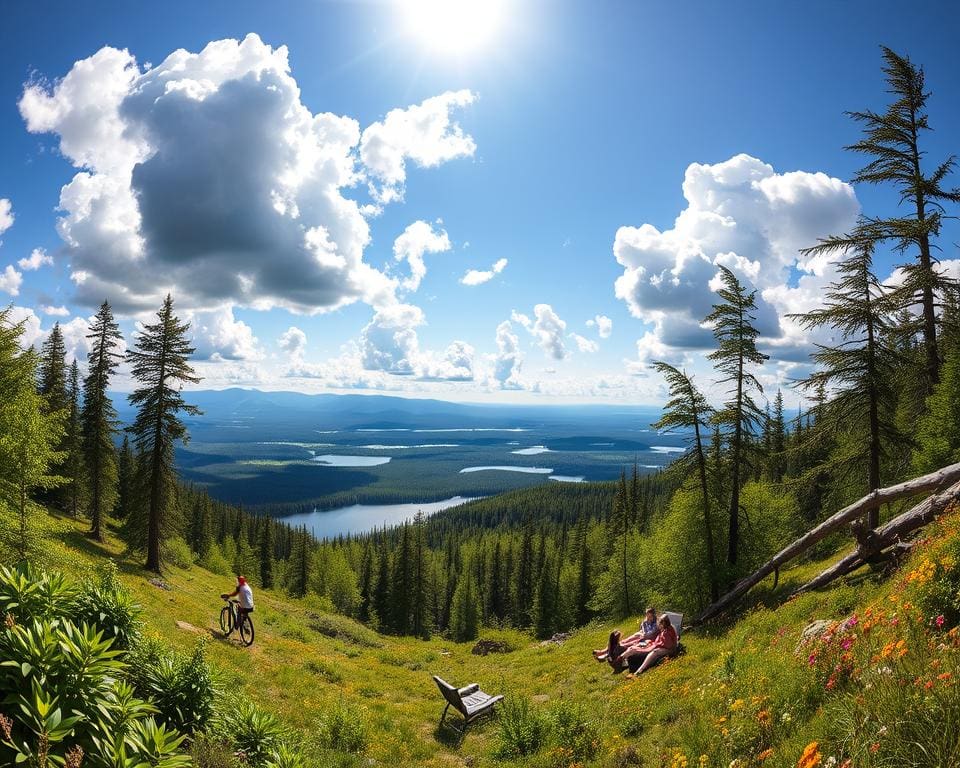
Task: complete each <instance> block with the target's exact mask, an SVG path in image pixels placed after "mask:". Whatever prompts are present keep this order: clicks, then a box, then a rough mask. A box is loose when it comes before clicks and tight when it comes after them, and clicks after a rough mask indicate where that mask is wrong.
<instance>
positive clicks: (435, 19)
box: [399, 0, 505, 53]
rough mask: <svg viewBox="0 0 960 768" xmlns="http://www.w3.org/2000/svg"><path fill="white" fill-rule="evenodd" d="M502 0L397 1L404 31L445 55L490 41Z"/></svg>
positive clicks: (501, 10) (502, 4) (498, 17)
mask: <svg viewBox="0 0 960 768" xmlns="http://www.w3.org/2000/svg"><path fill="white" fill-rule="evenodd" d="M504 1H505V0H399V5H400V8H401V11H402V13H403V15H404V18H405V21H406V25H407V31H408V32H409V34H410V35H411V36H413V37H415V38H417V39H418V40H420V41H421V42H422V43H423V44H425V45H427V46H429V47H430V48H433V49H435V50H438V51H442V52H445V53H468V52H470V51H474V50H476V49H478V48H481V47H482V46H483V45H485V44H486V43H488V42H490V40H491V39H492V38H493V37H494V35H495V33H496V32H497V30H498V28H499V27H500V24H501V22H502V16H503V6H504Z"/></svg>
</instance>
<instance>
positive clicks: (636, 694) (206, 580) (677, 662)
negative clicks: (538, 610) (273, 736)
mask: <svg viewBox="0 0 960 768" xmlns="http://www.w3.org/2000/svg"><path fill="white" fill-rule="evenodd" d="M52 522H53V526H52V531H51V533H49V534H48V536H49V537H50V541H49V542H48V546H46V548H45V549H46V556H47V558H48V560H49V561H50V563H51V564H52V565H54V566H58V567H60V568H62V569H63V570H66V571H68V572H72V573H74V574H75V575H81V574H82V573H83V572H84V568H85V567H87V566H88V565H89V564H90V563H91V562H93V561H95V560H97V559H99V558H101V557H110V558H114V559H115V560H116V561H117V563H118V566H119V568H120V574H121V579H122V580H123V582H124V583H125V584H126V586H127V587H128V588H129V589H130V590H131V592H132V593H133V595H134V596H135V598H136V599H137V601H138V602H139V603H140V604H141V605H142V607H143V609H144V619H145V622H146V624H147V626H148V628H149V631H150V632H152V633H155V634H156V635H158V636H159V637H160V638H162V639H163V640H164V641H166V642H167V643H169V644H171V645H172V646H175V647H177V648H180V649H182V650H185V651H186V650H189V649H191V648H192V647H193V645H194V644H195V643H196V641H197V637H196V635H195V634H194V633H192V632H190V631H185V630H183V629H180V628H178V627H177V624H176V622H177V621H181V622H188V623H189V624H191V625H193V626H195V627H197V628H200V629H201V630H202V631H204V632H206V631H211V630H213V629H214V628H215V627H216V624H217V615H218V612H219V610H220V607H221V605H222V603H221V601H220V600H219V598H218V594H219V593H220V592H222V591H225V590H226V589H228V588H229V587H230V586H231V584H230V580H229V579H224V578H223V577H218V576H215V575H213V574H210V573H209V572H207V571H204V570H203V569H201V568H199V567H196V566H193V567H190V568H186V569H180V568H171V569H170V570H169V571H168V572H166V573H165V574H164V577H163V578H164V580H165V581H166V583H167V584H169V585H170V587H171V589H170V590H169V591H166V590H163V589H160V588H158V587H156V586H153V585H152V584H150V583H149V581H148V579H149V577H150V574H148V573H146V572H144V571H142V570H141V569H140V567H139V565H138V564H137V563H136V562H134V561H132V560H131V559H130V558H128V557H126V556H125V555H124V552H123V549H122V546H121V545H120V544H119V542H118V541H117V540H116V539H115V538H110V539H109V540H108V542H107V543H106V544H103V545H100V544H96V543H93V542H91V541H90V540H89V539H88V538H86V537H85V535H84V534H83V531H84V529H85V525H84V524H83V523H81V522H78V521H72V520H68V519H64V518H54V519H53V521H52ZM958 539H960V535H958ZM823 564H824V563H823V562H808V563H805V564H801V565H800V566H798V567H794V568H792V569H789V570H787V571H785V572H784V573H782V574H781V578H780V584H779V586H778V588H777V589H776V591H775V592H773V591H771V587H770V582H767V583H766V585H764V586H761V587H760V588H758V589H757V590H755V594H752V595H751V597H750V601H749V603H748V604H747V605H745V606H744V607H743V611H742V612H741V613H740V614H739V616H738V617H737V621H736V622H735V623H730V624H728V625H725V626H715V627H712V628H709V629H707V630H703V631H699V632H688V633H685V634H684V637H683V642H684V645H685V647H686V649H687V653H686V654H685V655H683V656H681V657H679V658H677V659H674V660H672V661H670V662H668V663H667V664H665V665H664V666H662V667H660V668H658V669H656V670H654V671H652V672H651V673H649V674H646V675H644V676H642V677H641V678H639V679H637V680H631V679H628V678H627V677H626V676H624V675H619V676H618V675H614V674H612V673H611V671H610V668H609V667H608V666H607V665H605V664H599V663H597V662H595V661H594V660H593V659H592V658H591V655H590V651H591V649H592V648H595V647H597V646H599V645H602V644H603V642H604V640H605V638H606V637H607V635H608V633H609V632H610V630H611V629H612V628H613V625H612V624H609V623H602V622H596V623H595V624H594V625H591V626H589V627H587V628H584V629H582V630H580V631H577V632H575V633H573V635H572V637H571V638H570V639H569V640H568V641H566V642H564V643H563V644H561V645H554V644H548V645H541V644H540V643H538V642H536V641H534V640H532V639H530V638H529V637H528V636H526V635H523V634H521V633H518V632H513V631H506V632H493V631H490V632H488V631H485V632H483V633H482V635H481V636H482V637H491V638H495V639H502V640H505V641H506V642H507V645H508V647H510V648H512V649H514V650H512V651H510V652H508V653H506V654H491V655H489V656H486V657H482V656H475V655H473V654H472V653H471V648H472V645H473V644H472V643H462V644H461V643H454V642H451V641H449V640H445V639H443V638H434V639H432V640H429V641H422V640H414V639H405V638H394V637H389V636H381V635H378V634H377V633H375V632H373V631H372V630H370V629H368V628H367V627H364V626H362V625H360V624H358V623H356V622H354V621H352V620H350V619H348V618H345V617H342V616H336V615H331V614H329V613H325V612H324V611H322V610H321V609H320V607H319V606H318V604H316V603H314V602H313V601H311V600H309V599H307V600H294V599H291V598H289V597H287V596H285V595H283V594H281V593H279V592H276V591H272V590H262V589H261V590H258V591H257V595H256V600H257V610H256V613H255V614H254V620H255V622H256V627H257V638H256V643H255V644H254V645H253V646H252V647H251V648H243V647H241V646H240V645H239V644H238V643H237V642H236V641H235V640H222V639H216V640H215V641H214V642H212V643H210V644H209V648H208V657H209V659H210V661H211V663H212V664H213V665H214V667H215V669H216V670H217V671H218V673H219V674H220V676H221V677H222V678H223V679H224V680H225V681H227V682H228V683H229V684H230V687H231V689H239V690H241V691H243V692H244V693H245V694H246V696H248V697H249V698H250V699H251V700H252V701H253V702H255V703H257V704H259V705H260V706H262V707H264V708H266V709H267V710H269V711H271V712H273V713H275V714H276V715H277V716H278V717H280V718H281V719H282V720H283V721H284V722H285V723H286V724H287V725H288V726H289V727H291V728H293V729H294V730H295V731H296V732H297V733H299V734H300V735H301V737H302V738H301V743H302V744H303V745H304V746H305V747H307V748H308V749H311V748H312V747H314V746H316V747H319V746H320V745H321V742H322V740H323V739H324V738H325V737H324V733H326V732H327V731H325V730H324V727H321V725H322V724H323V723H329V722H335V723H337V722H339V723H342V721H343V712H344V711H345V710H344V709H343V708H344V707H346V708H347V709H346V711H350V712H352V711H357V710H359V711H361V712H362V713H363V720H364V722H365V733H366V744H365V748H364V751H363V755H362V758H360V757H354V756H348V755H345V756H344V757H343V758H342V760H343V762H342V764H343V765H350V764H354V763H355V764H357V765H360V764H363V763H362V761H363V760H369V759H372V760H373V761H375V763H376V764H383V765H419V766H453V765H463V764H464V760H465V759H467V758H469V760H468V763H467V764H470V765H473V766H488V765H501V764H505V763H507V764H516V765H525V766H559V765H564V766H566V765H577V764H581V762H582V763H583V764H584V765H594V766H630V765H654V766H660V765H663V766H672V768H682V767H683V765H685V763H684V762H683V761H682V760H680V757H681V756H682V757H683V760H687V761H688V762H689V768H694V766H697V768H699V765H700V763H699V762H698V761H699V756H700V755H706V756H707V758H706V762H705V763H703V765H709V766H720V767H721V768H729V765H730V763H731V761H733V760H737V759H739V760H741V762H740V763H738V765H740V766H743V767H744V768H745V767H746V766H748V765H760V764H761V763H760V762H758V760H757V759H756V758H757V755H759V754H761V753H762V752H763V751H764V750H767V749H771V750H772V752H771V753H770V754H769V756H768V757H767V758H766V759H765V760H764V761H763V762H762V765H763V766H764V767H766V766H782V767H786V766H795V765H796V764H797V760H798V759H799V757H800V755H801V753H802V752H803V750H804V747H805V746H807V745H808V744H809V743H810V742H811V741H821V742H822V743H825V742H823V740H825V739H826V740H827V741H828V742H829V743H831V744H834V743H835V744H841V743H842V741H841V739H840V737H839V736H837V727H838V726H837V722H836V717H834V716H832V715H829V714H828V713H830V712H835V711H836V710H837V708H838V707H841V705H843V704H844V702H847V701H848V699H845V698H844V697H852V696H854V695H856V686H851V687H850V688H849V689H843V690H837V691H833V692H831V691H827V690H824V685H823V681H822V680H820V679H819V678H818V677H817V674H816V671H815V670H811V669H810V668H809V667H808V665H807V664H806V661H805V658H804V657H803V654H801V655H800V656H798V655H797V654H796V653H795V648H796V646H797V643H798V640H799V638H800V634H801V632H802V630H803V628H804V627H805V626H806V625H807V624H808V623H809V622H810V621H812V620H815V619H828V620H842V619H844V618H846V617H847V616H849V615H850V614H851V613H852V612H854V611H862V610H863V609H864V608H865V607H866V606H867V605H870V604H874V603H877V602H882V601H884V600H886V599H887V598H888V596H890V595H891V594H894V591H895V590H896V589H899V588H900V587H897V586H896V585H897V582H896V580H884V579H881V578H879V577H875V576H872V575H866V576H865V575H857V576H854V577H853V578H851V579H848V580H847V581H845V582H843V583H841V584H839V585H837V586H835V587H833V588H831V589H828V590H825V591H823V592H818V593H812V594H805V595H803V596H801V597H799V598H797V599H794V600H790V601H789V602H781V601H782V600H783V598H784V596H785V595H787V594H789V592H790V591H791V590H792V589H793V588H795V587H796V586H797V585H799V584H800V583H802V582H803V581H804V580H806V579H807V578H809V577H810V576H811V575H812V574H813V573H815V572H817V571H818V570H819V569H820V568H822V566H823ZM433 674H437V675H440V676H442V677H444V678H445V679H447V680H449V681H450V682H452V683H454V684H456V685H465V684H467V683H471V682H477V683H479V684H480V685H481V687H482V688H483V689H484V690H486V691H488V692H491V693H503V694H505V695H506V696H507V697H509V698H511V699H513V700H521V699H523V700H527V701H528V702H529V708H532V709H533V710H535V715H536V717H542V718H543V719H544V721H545V722H547V724H548V730H549V734H548V735H547V736H545V737H544V744H543V746H542V747H541V748H540V749H538V750H537V751H536V752H535V753H534V754H533V755H531V756H527V757H519V758H516V759H515V760H513V762H511V761H510V760H508V759H506V758H500V757H497V755H498V754H504V750H503V748H502V743H501V739H500V729H499V726H498V724H497V723H496V722H487V723H485V724H481V725H479V726H478V727H476V728H471V730H470V732H469V733H468V735H467V737H466V738H465V739H464V740H462V742H461V741H459V740H458V739H457V738H456V737H455V736H454V735H453V734H452V733H450V732H449V731H447V730H443V731H441V730H438V727H437V723H438V719H439V716H440V712H441V709H442V700H441V698H440V696H439V693H438V691H437V689H436V687H435V685H434V683H433V681H432V680H431V675H433ZM905 706H906V705H905ZM910 706H916V703H914V704H912V705H910ZM521 709H522V707H521ZM889 714H890V716H895V715H896V713H889ZM331 718H332V720H331ZM337 718H339V719H337ZM507 724H508V725H511V726H512V725H515V723H514V722H513V721H512V720H511V721H510V722H509V723H507ZM327 730H329V728H328V729H327ZM326 738H328V737H326ZM831 739H832V740H833V741H830V740H831ZM822 748H823V749H824V750H826V747H825V746H824V747H822ZM826 755H827V752H826V751H824V755H823V760H824V761H826V760H827V757H826ZM856 764H857V765H858V766H860V765H861V763H860V762H857V763H856ZM880 764H881V763H877V765H880Z"/></svg>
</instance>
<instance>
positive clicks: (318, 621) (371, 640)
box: [308, 613, 383, 648]
mask: <svg viewBox="0 0 960 768" xmlns="http://www.w3.org/2000/svg"><path fill="white" fill-rule="evenodd" d="M308 616H309V618H310V624H309V626H310V629H312V630H313V631H314V632H319V633H320V634H321V635H325V636H326V637H332V638H334V639H335V640H344V641H346V642H348V643H353V644H354V645H362V646H365V647H367V648H380V647H382V646H383V641H382V640H381V639H380V637H379V636H378V635H377V633H376V632H374V631H373V630H370V629H367V628H366V627H365V626H363V625H362V624H359V623H357V622H356V621H354V620H353V619H348V618H346V617H344V616H337V615H336V614H332V613H310V614H308Z"/></svg>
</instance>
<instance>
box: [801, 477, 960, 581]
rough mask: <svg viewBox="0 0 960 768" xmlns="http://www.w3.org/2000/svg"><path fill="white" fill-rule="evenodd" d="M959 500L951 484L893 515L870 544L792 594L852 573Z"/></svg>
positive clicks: (959, 487) (958, 487)
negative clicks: (899, 513) (940, 491)
mask: <svg viewBox="0 0 960 768" xmlns="http://www.w3.org/2000/svg"><path fill="white" fill-rule="evenodd" d="M957 500H960V483H954V484H953V485H951V486H950V487H949V488H947V489H946V490H945V491H943V492H942V493H937V494H934V495H933V496H930V497H928V498H926V499H924V500H923V501H921V502H920V503H919V504H917V505H916V506H915V507H911V508H910V509H908V510H907V511H906V512H904V513H903V514H901V515H897V516H896V517H895V518H893V519H892V520H890V522H888V523H887V524H886V525H884V526H881V527H880V528H877V530H876V531H874V532H873V536H872V537H870V545H869V546H866V547H865V546H864V544H863V543H861V544H860V545H859V546H858V547H857V548H856V549H855V550H854V551H853V552H851V553H850V554H849V555H847V556H846V557H844V558H841V559H840V560H839V561H838V562H836V563H835V564H834V565H832V566H830V567H829V568H827V569H826V570H824V571H822V572H821V573H819V574H817V575H816V576H815V577H814V578H812V579H811V580H810V581H808V582H807V583H806V584H804V585H803V586H802V587H800V588H799V589H798V590H796V591H795V592H794V593H793V594H795V595H798V594H800V593H801V592H808V591H810V590H811V589H819V588H820V587H824V586H826V585H827V584H829V583H830V582H831V581H834V580H835V579H838V578H840V577H841V576H844V575H846V574H848V573H850V572H851V571H854V570H856V569H857V568H859V567H860V566H861V565H864V564H866V563H867V562H868V561H869V560H870V558H871V557H873V556H874V555H877V554H880V553H881V552H882V551H883V550H884V549H886V548H887V547H890V546H895V545H897V544H899V543H900V540H901V537H902V536H904V535H905V534H908V533H911V532H913V531H915V530H917V529H918V528H922V527H923V526H925V525H926V524H927V523H929V522H931V521H932V520H933V519H934V518H935V517H936V516H937V515H939V514H940V513H941V512H943V511H944V510H945V509H946V508H947V507H948V506H950V504H952V503H953V502H955V501H957Z"/></svg>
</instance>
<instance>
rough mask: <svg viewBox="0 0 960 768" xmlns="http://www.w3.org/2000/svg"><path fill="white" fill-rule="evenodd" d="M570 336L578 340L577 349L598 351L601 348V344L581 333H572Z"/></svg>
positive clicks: (575, 340)
mask: <svg viewBox="0 0 960 768" xmlns="http://www.w3.org/2000/svg"><path fill="white" fill-rule="evenodd" d="M570 338H571V339H573V340H574V342H576V345H577V349H579V350H580V351H581V352H596V351H598V350H599V349H600V345H599V344H597V342H595V341H594V340H593V339H588V338H586V337H585V336H581V335H580V334H579V333H571V334H570Z"/></svg>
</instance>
